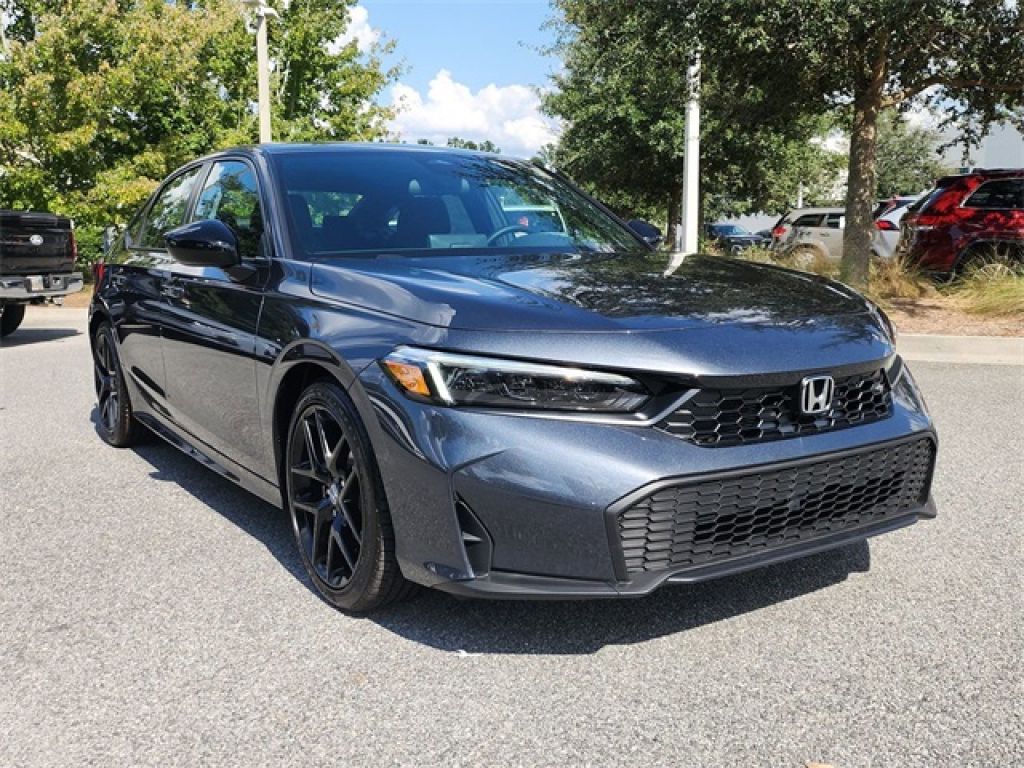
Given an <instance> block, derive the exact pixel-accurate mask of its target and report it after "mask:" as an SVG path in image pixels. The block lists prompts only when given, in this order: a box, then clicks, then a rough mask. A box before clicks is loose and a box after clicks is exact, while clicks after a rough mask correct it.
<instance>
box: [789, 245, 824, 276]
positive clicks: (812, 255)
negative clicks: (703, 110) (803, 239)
mask: <svg viewBox="0 0 1024 768" xmlns="http://www.w3.org/2000/svg"><path fill="white" fill-rule="evenodd" d="M786 258H787V259H789V261H790V262H791V263H792V265H793V266H794V267H796V268H797V269H802V270H806V271H809V270H811V269H812V268H813V267H814V266H815V265H817V264H819V263H821V262H822V261H824V260H825V254H824V253H822V252H821V251H820V250H819V249H817V248H815V247H814V246H813V245H798V246H796V247H794V248H792V249H790V251H789V252H788V253H787V254H786Z"/></svg>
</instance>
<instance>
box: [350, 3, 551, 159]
mask: <svg viewBox="0 0 1024 768" xmlns="http://www.w3.org/2000/svg"><path fill="white" fill-rule="evenodd" d="M551 16H552V10H551V7H550V6H549V4H548V2H547V0H362V2H361V3H360V4H359V5H358V6H356V7H355V8H354V9H353V12H352V16H351V23H350V29H349V34H350V35H351V36H353V37H355V38H356V39H358V40H359V42H360V45H361V46H364V45H369V44H371V43H372V42H374V41H378V40H381V39H383V38H387V39H391V40H394V41H395V42H396V43H397V49H396V51H395V54H394V55H393V56H392V57H391V58H390V63H393V64H399V63H400V64H402V65H403V67H404V71H403V73H402V75H401V76H400V78H399V82H398V84H397V85H395V86H393V87H391V88H389V89H388V92H387V93H386V94H385V97H384V99H383V100H384V101H385V102H386V103H394V104H395V105H396V106H399V107H400V109H401V111H400V113H399V116H398V118H397V119H396V120H395V121H394V123H393V124H392V126H391V129H392V131H394V132H395V133H396V135H400V136H401V138H404V139H406V140H409V141H414V140H416V139H419V138H427V139H430V140H432V141H435V142H436V143H443V142H444V141H445V140H446V139H447V138H448V137H449V136H461V137H462V138H467V139H477V140H479V139H491V140H492V141H494V142H495V143H496V144H497V145H498V146H499V147H501V148H502V150H503V151H504V152H506V153H508V154H516V155H529V154H532V153H533V152H535V151H536V150H537V149H538V148H539V147H540V146H541V145H543V144H545V143H547V142H549V141H551V140H552V139H553V138H554V136H555V134H556V132H557V127H556V126H555V124H554V122H553V121H552V120H550V119H549V118H547V117H545V116H543V115H541V114H540V112H539V99H538V97H537V94H536V89H537V88H538V87H544V86H546V85H547V82H548V75H549V74H550V72H551V71H552V70H553V69H554V68H555V67H557V60H555V59H553V58H551V57H548V56H544V55H543V54H542V53H541V52H540V51H539V50H537V49H538V48H539V47H543V46H545V45H548V44H550V43H551V42H552V40H553V33H552V32H551V31H550V30H546V29H542V27H543V25H544V23H545V22H546V21H547V20H548V19H550V18H551Z"/></svg>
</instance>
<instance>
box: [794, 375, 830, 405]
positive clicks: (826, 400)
mask: <svg viewBox="0 0 1024 768" xmlns="http://www.w3.org/2000/svg"><path fill="white" fill-rule="evenodd" d="M835 391H836V383H835V381H833V379H832V377H831V376H808V377H807V378H805V379H804V380H803V381H802V382H800V410H802V411H803V412H804V413H806V414H816V413H828V412H829V411H830V410H832V395H833V394H834V393H835Z"/></svg>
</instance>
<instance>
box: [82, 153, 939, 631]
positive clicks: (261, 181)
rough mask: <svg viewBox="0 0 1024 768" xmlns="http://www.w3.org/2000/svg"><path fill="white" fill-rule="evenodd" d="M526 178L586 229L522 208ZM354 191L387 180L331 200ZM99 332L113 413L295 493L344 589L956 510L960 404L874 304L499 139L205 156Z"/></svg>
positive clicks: (242, 476)
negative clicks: (633, 203) (739, 254)
mask: <svg viewBox="0 0 1024 768" xmlns="http://www.w3.org/2000/svg"><path fill="white" fill-rule="evenodd" d="M510 192H512V193H515V194H516V195H519V196H521V197H522V198H523V199H528V200H532V201H534V202H535V204H536V201H538V200H543V201H544V204H545V205H546V206H550V208H551V209H552V210H556V211H557V212H558V219H559V220H560V221H564V222H565V231H564V232H524V231H523V229H524V227H523V225H521V224H519V223H512V224H509V223H508V219H507V218H506V215H505V212H504V211H503V209H502V207H501V206H500V205H498V204H497V200H499V199H501V198H503V197H504V196H505V195H506V194H507V193H510ZM337 199H346V200H356V201H357V202H355V204H354V205H352V206H351V207H350V208H349V207H347V204H346V207H345V210H346V213H345V215H343V216H340V218H339V219H337V220H336V219H334V218H327V217H326V216H325V215H322V209H323V207H324V206H328V205H332V203H331V201H333V200H337ZM337 209H338V208H337V207H334V208H332V210H337ZM331 216H335V214H331ZM89 332H90V338H91V341H92V349H93V354H94V359H95V384H96V393H97V399H98V405H97V411H96V414H97V416H96V421H97V425H98V427H97V428H98V431H99V433H100V435H101V436H102V438H103V439H104V440H106V441H107V442H108V443H110V444H112V445H115V446H128V445H131V444H132V441H133V440H134V439H135V437H136V435H137V433H138V431H139V429H140V428H141V427H146V428H149V429H151V430H152V431H154V432H155V433H156V434H158V435H160V436H162V437H163V438H165V439H166V440H167V441H169V442H170V443H171V444H172V445H175V446H177V447H179V448H181V449H182V450H183V451H185V452H186V453H187V454H188V455H190V456H192V457H194V458H196V459H198V460H199V461H201V462H202V463H203V464H204V465H206V466H207V467H209V468H210V469H213V470H214V471H217V472H219V473H220V474H222V475H223V476H224V477H226V478H228V479H229V480H231V481H232V482H234V483H237V484H238V485H240V486H241V487H243V488H246V489H248V490H250V491H252V492H254V493H255V494H257V495H258V496H261V497H262V498H264V499H266V500H268V501H270V502H272V503H274V504H282V505H283V506H284V508H285V509H286V510H287V513H288V514H289V515H290V517H291V522H292V526H293V529H294V533H295V540H296V543H297V546H298V549H299V552H300V554H301V558H302V562H303V563H304V565H305V568H306V570H307V572H308V574H309V577H310V579H311V581H312V583H313V584H314V585H315V587H316V589H318V590H319V591H320V592H321V594H322V595H323V596H324V597H325V599H326V600H328V601H329V602H330V603H331V604H333V605H335V606H337V607H339V608H342V609H345V610H350V611H365V610H369V609H372V608H375V607H377V606H380V605H382V604H384V603H386V602H388V601H389V600H393V599H396V598H397V597H399V596H401V595H404V594H406V593H407V592H408V589H409V585H410V584H412V583H416V584H421V585H425V586H428V587H435V588H437V589H441V590H446V591H448V592H452V593H456V594H460V595H465V596H481V597H505V598H510V597H517V598H537V597H563V598H565V597H574V598H590V597H624V596H636V595H642V594H646V593H648V592H650V591H651V590H653V589H655V588H657V587H659V586H661V585H663V584H667V583H677V582H693V581H700V580H703V579H710V578H714V577H718V576H723V575H725V574H729V573H734V572H738V571H742V570H745V569H749V568H754V567H756V566H759V565H762V564H765V563H771V562H777V561H780V560H785V559H788V558H794V557H799V556H801V555H805V554H808V553H811V552H818V551H821V550H825V549H829V548H832V547H838V546H842V545H844V544H847V543H849V542H851V541H860V540H863V539H864V538H865V537H867V536H871V535H874V534H878V533H883V532H885V531H890V530H893V529H896V528H899V527H902V526H905V525H908V524H910V523H913V522H915V521H916V520H918V519H920V518H926V517H932V516H934V514H935V506H934V504H933V502H932V500H931V497H930V494H929V489H930V486H931V476H932V468H933V465H934V461H935V454H936V436H935V431H934V428H933V426H932V423H931V420H930V418H929V415H928V412H927V410H926V409H925V405H924V402H923V401H922V399H921V396H920V394H919V393H918V390H917V387H916V385H915V383H914V379H913V377H912V376H911V374H910V371H909V370H908V368H907V366H906V364H905V363H904V362H903V361H902V360H901V359H900V357H899V356H898V355H897V353H896V350H895V348H894V335H893V330H892V327H891V325H890V324H889V322H888V321H887V319H886V317H885V315H884V314H883V313H882V312H881V310H879V309H878V308H877V307H876V306H875V305H873V304H872V303H871V302H869V301H868V300H866V299H865V298H863V297H862V296H860V295H858V294H857V293H855V292H854V291H852V290H851V289H849V288H847V287H845V286H843V285H840V284H838V283H834V282H831V281H829V280H826V279H824V278H820V277H817V276H811V275H807V274H800V273H796V272H792V271H789V270H784V269H779V268H777V267H772V266H768V265H763V264H754V263H750V262H744V261H740V260H731V259H716V258H712V257H700V256H695V257H688V258H686V259H683V260H681V261H674V262H671V263H670V262H669V261H668V257H667V256H666V255H665V254H659V253H657V252H655V251H654V250H653V249H652V248H651V247H650V246H649V245H648V244H646V243H645V242H644V241H643V240H642V239H641V238H640V237H639V236H637V235H636V234H634V232H633V231H631V229H630V228H628V227H627V226H626V225H625V224H624V223H623V222H621V221H620V220H618V219H617V218H615V217H614V216H613V215H611V214H610V213H609V212H608V211H607V210H606V209H604V208H603V207H601V206H600V205H598V204H596V203H594V202H593V201H592V200H591V199H590V198H588V197H587V196H585V195H583V194H582V193H580V192H579V191H578V190H577V189H576V188H575V187H573V186H572V185H571V184H569V183H568V182H567V181H566V180H564V179H563V178H562V177H561V176H559V175H557V174H553V173H551V172H548V171H545V170H543V169H540V168H537V167H536V166H533V165H530V164H527V163H522V162H519V161H515V160H511V159H508V158H504V157H502V156H499V155H494V154H487V153H473V152H464V151H457V150H451V149H441V148H430V147H415V146H387V145H331V144H317V145H287V144H274V145H264V146H258V147H252V148H241V149H234V150H229V151H226V152H222V153H219V154H216V155H212V156H209V157H206V158H203V159H200V160H197V161H195V162H192V163H189V164H188V165H186V166H184V167H183V168H181V169H180V170H178V171H176V172H174V173H173V174H171V176H170V177H169V178H168V179H167V180H166V181H165V182H164V183H163V184H162V185H161V186H160V187H159V188H158V189H157V191H156V192H155V193H154V195H153V196H152V198H151V199H150V200H149V202H148V203H147V204H146V205H145V207H144V208H143V209H142V211H141V212H140V214H139V215H138V216H137V217H136V218H135V219H134V221H133V223H132V225H131V226H129V227H128V229H127V230H126V231H125V233H124V234H123V235H122V236H121V238H120V239H119V240H118V241H117V242H116V243H115V244H114V246H113V247H112V248H111V250H110V252H109V254H108V260H107V261H106V262H105V263H104V264H103V265H102V266H101V267H100V269H99V270H98V280H97V285H96V291H95V295H94V298H93V301H92V304H91V307H90V314H89ZM164 513H165V514H166V512H164Z"/></svg>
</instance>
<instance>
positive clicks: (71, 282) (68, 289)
mask: <svg viewBox="0 0 1024 768" xmlns="http://www.w3.org/2000/svg"><path fill="white" fill-rule="evenodd" d="M83 285H84V281H83V280H82V273H81V272H68V273H66V274H59V275H18V276H7V277H0V300H8V301H31V300H33V299H48V298H53V297H55V296H67V295H68V294H71V293H78V292H79V291H80V290H82V287H83Z"/></svg>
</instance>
